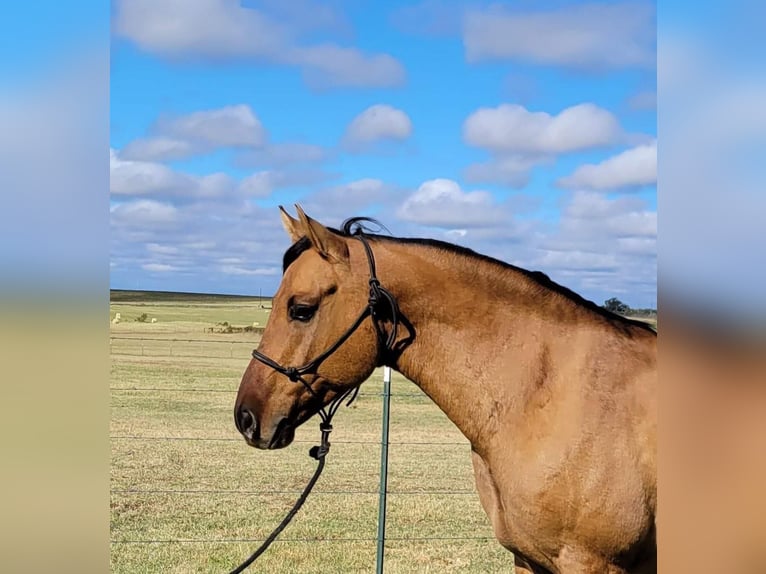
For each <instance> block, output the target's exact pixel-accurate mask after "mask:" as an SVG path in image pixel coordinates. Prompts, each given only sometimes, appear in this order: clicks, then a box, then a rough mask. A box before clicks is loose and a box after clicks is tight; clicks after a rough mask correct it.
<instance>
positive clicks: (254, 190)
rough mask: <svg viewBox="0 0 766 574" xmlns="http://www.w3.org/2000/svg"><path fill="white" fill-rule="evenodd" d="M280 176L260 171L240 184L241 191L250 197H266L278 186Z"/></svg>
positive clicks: (271, 172)
mask: <svg viewBox="0 0 766 574" xmlns="http://www.w3.org/2000/svg"><path fill="white" fill-rule="evenodd" d="M278 179H279V175H278V174H277V173H275V172H273V171H259V172H258V173H254V174H253V175H250V176H247V177H246V178H244V179H243V180H242V181H240V182H239V190H240V191H241V192H242V193H244V194H245V195H247V196H249V197H266V196H268V195H270V194H271V192H272V191H273V190H274V187H275V186H276V185H277V183H278Z"/></svg>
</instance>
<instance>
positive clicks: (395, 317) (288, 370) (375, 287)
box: [229, 229, 399, 574]
mask: <svg viewBox="0 0 766 574" xmlns="http://www.w3.org/2000/svg"><path fill="white" fill-rule="evenodd" d="M354 236H355V237H356V238H357V239H359V240H360V241H361V242H362V245H364V250H365V253H366V254H367V262H368V263H369V266H370V280H369V284H370V297H369V300H368V301H367V307H365V309H364V311H362V312H361V313H360V314H359V316H358V317H357V319H356V321H354V323H353V324H352V325H351V327H349V328H348V329H347V330H346V331H345V332H344V333H343V334H342V335H341V336H340V338H339V339H338V340H337V341H336V342H335V343H334V344H333V345H331V346H330V347H329V348H328V349H327V350H326V351H325V352H324V353H322V354H321V355H319V356H317V357H316V358H314V359H313V360H311V361H310V362H308V363H306V364H305V365H303V366H302V367H285V366H283V365H281V364H279V363H278V362H276V361H275V360H274V359H271V358H270V357H267V356H266V355H264V354H263V353H261V352H260V351H258V350H257V349H256V350H254V351H253V358H254V359H257V360H258V361H260V362H261V363H263V364H265V365H267V366H269V367H271V368H272V369H274V370H275V371H277V372H279V373H282V374H283V375H285V376H286V377H287V378H288V379H290V380H291V381H292V382H294V383H297V382H300V383H302V384H303V386H304V387H306V389H307V390H308V391H309V393H310V394H311V395H312V396H313V397H315V398H317V399H319V398H320V397H319V396H318V395H317V393H316V391H314V389H312V388H311V384H310V383H309V382H308V381H307V380H306V379H304V378H303V376H304V375H307V374H316V372H317V369H318V368H319V365H320V364H321V363H322V362H323V361H324V360H325V359H326V358H327V357H329V356H330V355H332V354H333V353H334V352H335V351H336V350H338V348H339V347H340V346H341V345H342V344H343V343H345V342H346V340H347V339H348V338H349V337H350V336H351V335H353V334H354V332H355V331H356V330H357V329H358V328H359V325H361V324H362V322H363V321H364V320H365V319H366V318H367V317H368V316H369V317H371V318H372V322H373V324H374V325H375V330H376V332H377V333H378V340H379V341H380V343H382V345H379V346H378V349H379V353H391V352H393V351H394V345H395V344H396V335H397V329H398V325H399V305H398V304H397V302H396V298H395V297H394V296H393V295H392V294H391V293H389V291H388V290H387V289H385V288H384V287H381V285H380V281H378V277H377V274H376V270H375V258H374V256H373V254H372V249H371V248H370V246H369V244H368V243H367V240H366V239H365V238H364V236H363V235H362V233H361V229H357V230H356V232H355V233H354ZM381 303H386V306H387V307H388V311H389V313H388V317H387V318H388V319H389V320H390V321H391V331H390V332H389V333H388V336H386V333H385V331H384V330H383V329H382V328H381V326H380V324H379V322H380V321H381V320H383V319H384V318H386V317H383V316H381V313H380V309H379V308H380V305H381ZM380 358H382V357H380V356H379V359H380ZM358 392H359V385H357V386H355V387H354V388H352V389H349V390H347V391H346V392H344V393H343V394H341V395H339V396H337V397H336V398H334V399H333V400H332V402H331V403H330V406H329V408H328V409H327V411H325V409H324V407H321V408H320V409H319V416H320V418H321V419H322V422H321V423H320V425H319V429H320V430H321V431H322V439H321V442H320V444H319V445H318V446H314V447H312V448H311V450H310V451H309V456H310V457H311V458H313V459H315V460H317V462H318V464H317V468H316V470H315V471H314V475H313V476H312V477H311V479H310V480H309V482H308V484H307V485H306V487H305V488H304V489H303V492H302V493H301V495H300V497H299V498H298V500H297V501H296V502H295V504H294V505H293V507H292V508H291V509H290V512H288V513H287V515H286V516H285V517H284V518H283V519H282V522H280V523H279V526H277V527H276V528H275V529H274V532H272V533H271V534H270V535H269V537H268V538H267V539H266V540H264V541H263V543H262V544H261V545H260V546H259V547H258V549H257V550H256V551H255V552H253V553H252V554H251V555H250V557H248V558H247V560H245V561H244V562H242V564H240V565H239V566H237V567H236V568H235V569H234V570H232V571H231V572H230V573H229V574H240V573H241V572H243V571H244V570H245V569H246V568H247V567H248V566H250V565H251V564H252V563H253V562H255V560H256V559H257V558H258V557H259V556H260V555H261V554H263V553H264V552H265V551H266V549H267V548H268V547H269V546H270V545H271V543H272V542H274V540H276V538H277V536H279V534H280V533H281V532H282V531H283V530H284V529H285V527H286V526H287V525H288V524H289V523H290V521H291V520H292V519H293V517H294V516H295V515H296V514H297V513H298V511H299V510H300V508H301V506H303V503H304V502H306V498H308V495H309V493H310V492H311V490H312V489H313V488H314V485H315V484H316V482H317V480H319V476H320V475H321V474H322V470H323V469H324V465H325V457H326V456H327V453H328V452H329V451H330V432H331V431H332V424H331V423H332V419H333V417H334V416H335V413H336V412H337V411H338V408H339V407H340V405H341V403H342V402H343V401H344V400H345V399H346V397H349V396H350V398H349V400H348V402H347V403H346V406H349V405H350V404H351V403H352V402H353V401H354V399H355V398H356V395H357V393H358Z"/></svg>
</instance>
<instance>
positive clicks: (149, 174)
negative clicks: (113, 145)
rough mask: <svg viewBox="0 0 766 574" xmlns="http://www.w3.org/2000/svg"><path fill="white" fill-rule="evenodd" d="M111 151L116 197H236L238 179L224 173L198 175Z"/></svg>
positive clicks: (111, 177) (112, 180) (110, 166)
mask: <svg viewBox="0 0 766 574" xmlns="http://www.w3.org/2000/svg"><path fill="white" fill-rule="evenodd" d="M120 155H121V154H118V153H117V152H116V151H115V150H110V157H109V173H110V182H109V187H110V191H111V193H112V195H114V196H140V195H153V196H164V197H175V198H197V199H200V198H225V197H232V196H233V194H234V192H235V190H236V186H235V182H234V180H233V179H232V178H231V177H230V176H228V175H226V174H224V173H213V174H210V175H204V176H196V175H188V174H184V173H180V172H177V171H175V170H173V169H171V168H169V167H168V166H166V165H163V164H160V163H155V162H148V161H126V160H123V159H121V157H120Z"/></svg>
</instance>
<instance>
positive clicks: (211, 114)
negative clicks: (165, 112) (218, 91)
mask: <svg viewBox="0 0 766 574" xmlns="http://www.w3.org/2000/svg"><path fill="white" fill-rule="evenodd" d="M156 130H157V132H158V133H161V134H167V135H170V136H175V137H177V138H180V139H185V140H189V141H192V142H199V143H201V144H206V145H210V146H212V147H239V146H243V147H248V146H257V145H261V144H262V143H264V141H265V139H266V133H265V131H264V129H263V125H261V121H260V120H259V119H258V117H257V116H256V115H255V113H253V110H252V109H251V108H250V106H248V105H246V104H237V105H233V106H224V107H223V108H218V109H212V110H200V111H196V112H192V113H190V114H185V115H181V116H175V117H172V116H166V117H162V118H160V119H159V120H158V122H157V127H156Z"/></svg>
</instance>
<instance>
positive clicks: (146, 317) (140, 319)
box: [136, 313, 149, 323]
mask: <svg viewBox="0 0 766 574" xmlns="http://www.w3.org/2000/svg"><path fill="white" fill-rule="evenodd" d="M148 320H149V315H147V314H146V313H141V315H139V316H138V317H136V321H138V322H139V323H146V322H147V321H148Z"/></svg>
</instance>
